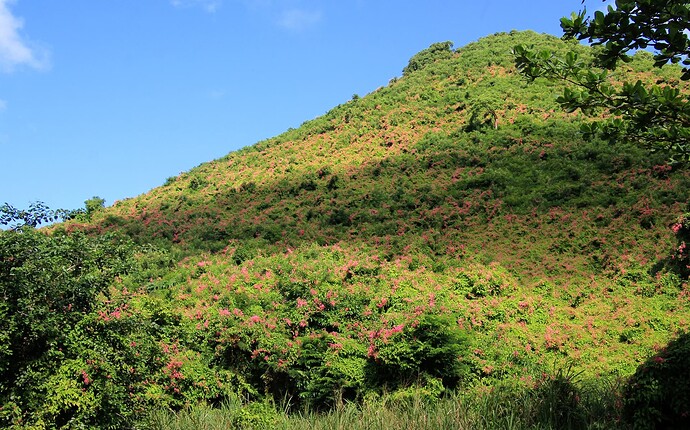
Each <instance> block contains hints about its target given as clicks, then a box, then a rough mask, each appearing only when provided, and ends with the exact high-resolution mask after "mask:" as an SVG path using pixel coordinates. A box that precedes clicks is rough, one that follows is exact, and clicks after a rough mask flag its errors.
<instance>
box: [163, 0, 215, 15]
mask: <svg viewBox="0 0 690 430" xmlns="http://www.w3.org/2000/svg"><path fill="white" fill-rule="evenodd" d="M170 3H171V4H172V5H173V6H175V7H200V8H202V9H204V10H205V11H206V12H208V13H215V12H216V11H217V10H218V9H219V8H220V7H221V5H222V4H223V0H170Z"/></svg>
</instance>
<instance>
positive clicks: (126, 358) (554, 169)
mask: <svg viewBox="0 0 690 430" xmlns="http://www.w3.org/2000/svg"><path fill="white" fill-rule="evenodd" d="M517 44H534V45H539V46H543V47H546V48H549V49H552V50H553V51H556V52H558V51H565V50H566V49H578V50H580V51H581V55H582V56H584V57H587V56H588V55H590V51H589V49H590V48H587V47H584V46H578V45H571V44H568V43H566V42H563V41H562V40H560V39H557V38H555V37H552V36H546V35H539V34H536V33H533V32H511V33H509V34H496V35H493V36H489V37H486V38H484V39H481V40H479V41H477V42H474V43H471V44H469V45H467V46H464V47H462V48H459V49H457V50H453V49H452V45H451V44H450V43H448V42H446V43H438V44H434V45H432V46H431V47H430V48H429V49H427V50H425V51H422V52H420V53H419V54H417V55H415V56H414V57H413V58H412V59H411V60H410V62H409V64H408V66H407V67H405V69H404V73H403V75H402V76H401V77H399V78H394V79H392V80H391V81H390V83H389V84H388V85H387V86H385V87H383V88H379V89H377V90H376V91H374V92H372V93H371V94H368V95H366V96H363V97H358V96H354V97H353V98H352V100H350V101H348V102H347V103H344V104H342V105H340V106H337V107H334V108H333V109H332V110H330V111H329V112H327V113H326V114H325V115H323V116H321V117H319V118H316V119H313V120H310V121H307V122H305V123H304V124H303V125H302V126H301V127H299V128H298V129H294V130H288V131H286V132H285V133H283V134H281V135H279V136H276V137H274V138H272V139H268V140H266V141H263V142H259V143H257V144H256V145H253V146H250V147H247V148H244V149H242V150H240V151H236V152H233V153H230V154H228V155H227V156H226V157H223V158H221V159H218V160H214V161H211V162H208V163H204V164H202V165H200V166H198V167H195V168H193V169H191V170H190V171H188V172H185V173H182V174H180V175H179V176H177V177H173V178H169V179H168V180H167V181H166V183H165V184H164V185H162V186H161V187H158V188H155V189H153V190H151V191H150V192H148V193H146V194H143V195H141V196H138V197H135V198H131V199H127V200H125V201H120V202H117V203H115V204H114V205H113V206H112V207H109V208H105V209H103V210H101V211H97V212H94V213H93V214H90V215H89V218H90V219H88V220H84V219H83V220H82V221H79V222H78V221H69V222H66V223H64V224H61V225H58V226H54V227H52V228H51V231H52V232H53V234H60V232H86V233H88V234H90V235H104V234H113V233H116V234H122V235H124V236H125V237H127V238H129V239H131V240H133V241H134V242H135V243H136V244H137V245H138V247H137V248H136V252H134V256H133V257H132V258H133V260H132V261H133V262H130V263H128V264H130V265H129V266H127V269H126V270H124V269H123V270H122V271H121V272H119V274H118V275H117V277H115V278H114V281H112V282H111V283H109V284H108V287H107V288H105V289H104V290H103V291H102V292H101V296H100V299H99V302H98V304H97V305H96V306H95V307H94V310H93V312H92V313H90V314H89V316H88V317H87V318H85V320H84V321H85V322H83V323H80V324H81V325H80V327H81V328H80V330H83V331H84V332H86V333H91V334H92V336H93V339H92V340H90V341H89V343H88V345H86V346H84V345H83V344H80V346H79V348H80V349H79V353H78V354H77V353H76V352H75V353H73V354H72V355H71V356H69V354H70V353H67V355H68V356H69V358H63V359H60V360H57V362H58V366H61V367H59V368H58V370H57V371H56V375H62V376H61V378H63V379H60V377H57V376H55V377H52V376H51V377H50V378H48V380H49V382H50V383H58V382H55V381H56V380H57V381H62V382H59V383H63V384H64V387H63V388H64V389H65V390H66V391H67V392H69V393H73V391H74V393H76V392H77V391H75V390H81V389H82V388H85V390H87V391H88V390H93V394H92V397H90V399H91V400H89V401H90V402H91V401H92V404H90V405H89V406H84V405H81V406H79V408H82V409H79V408H78V409H79V410H83V411H93V412H81V413H83V414H84V415H85V416H90V417H95V416H99V417H100V416H104V415H105V414H107V413H108V410H109V409H108V408H115V407H120V406H113V404H117V405H120V404H125V405H128V406H127V408H129V409H127V410H128V411H130V413H131V411H135V410H140V408H144V407H152V406H154V407H158V406H161V405H163V406H170V407H173V408H179V407H182V406H184V405H189V404H194V403H196V402H199V401H207V402H212V403H213V402H221V401H223V400H224V399H227V398H229V397H231V395H232V394H233V393H234V394H239V395H241V396H247V397H249V398H252V399H261V398H264V397H266V396H268V397H272V398H275V399H278V400H279V399H285V398H290V399H292V400H291V401H292V402H293V403H294V406H295V407H297V406H300V407H301V406H304V405H307V406H310V407H313V408H316V409H322V408H324V409H327V408H330V407H332V406H334V405H337V404H338V402H342V401H343V400H351V401H361V400H362V399H363V398H364V397H366V396H368V395H370V394H372V393H374V394H377V395H382V394H383V393H385V392H405V390H409V389H410V387H412V386H418V387H421V388H419V389H420V390H422V391H423V392H424V393H426V394H427V395H429V396H432V397H433V396H438V395H441V394H442V393H443V392H448V391H449V390H462V389H465V388H468V387H474V386H478V385H482V384H487V385H490V384H492V383H494V382H496V381H505V380H520V381H521V382H520V383H522V384H525V385H526V386H531V385H533V384H536V383H537V382H538V380H539V377H540V375H542V374H543V373H544V372H547V373H553V372H557V371H559V369H565V368H568V367H569V366H572V367H573V368H575V369H577V371H581V372H583V373H582V374H583V375H584V377H586V378H596V377H603V376H609V377H611V378H616V377H627V376H629V375H630V374H632V373H633V372H634V370H635V368H636V367H637V366H638V365H639V364H640V363H641V362H643V361H644V360H645V359H647V358H648V357H649V356H651V355H653V354H654V353H655V351H656V350H658V349H659V348H660V347H661V346H662V345H665V344H666V343H667V342H668V341H669V339H671V338H672V337H673V336H674V335H675V334H676V333H678V332H681V331H683V330H687V329H688V325H689V324H690V319H689V318H688V315H690V313H689V311H690V292H689V290H688V284H687V279H683V278H682V277H681V276H680V275H679V274H678V273H676V272H674V270H673V269H672V261H671V254H672V252H673V250H674V247H676V246H677V245H676V237H675V236H674V231H673V230H672V229H671V226H672V225H674V223H675V222H676V221H677V219H678V216H679V215H681V214H682V213H684V212H687V211H689V210H690V195H688V192H687V190H688V189H690V173H689V172H688V170H687V168H686V167H683V166H681V165H669V164H667V163H666V159H665V157H664V154H663V153H654V154H650V153H648V152H647V151H645V150H643V149H641V148H639V147H637V146H634V145H629V144H625V143H617V144H608V143H604V142H601V141H596V140H595V141H584V140H582V139H581V137H580V135H579V133H578V130H579V126H580V124H581V123H582V122H584V121H587V119H586V118H585V117H584V116H582V115H580V114H578V113H565V112H563V111H562V110H560V108H559V107H558V105H557V104H556V102H555V97H556V95H557V94H558V92H559V91H561V87H560V86H559V85H558V84H555V83H552V82H548V81H545V80H537V81H536V82H535V83H532V84H527V82H526V81H525V80H524V79H523V78H522V77H521V76H520V75H519V74H517V72H516V70H515V66H514V64H513V58H512V56H511V48H512V47H513V46H515V45H517ZM617 73H618V74H620V75H621V76H637V77H639V79H642V80H645V81H654V80H657V79H671V78H672V77H673V76H674V73H675V69H673V68H672V67H665V68H662V69H655V68H654V67H653V60H651V58H650V56H649V55H646V54H645V53H643V52H642V53H639V54H638V55H637V56H636V57H635V58H634V60H633V61H632V62H631V63H629V64H627V65H625V66H624V67H621V68H620V69H619V70H618V71H617ZM90 339H91V338H90ZM80 371H83V372H85V373H84V374H88V375H89V378H96V379H97V381H99V382H98V383H99V384H101V385H100V388H96V384H93V385H91V384H87V385H88V386H87V387H83V386H82V385H83V383H84V382H85V379H84V378H85V377H84V376H83V375H81V374H79V375H81V376H78V377H77V380H78V382H77V383H74V379H75V377H74V374H78V372H80ZM75 372H76V373H75ZM99 375H100V376H99ZM106 375H107V376H108V377H107V378H105V376H106ZM98 378H100V379H98ZM51 381H52V382H51ZM65 381H71V382H65ZM45 384H47V385H43V387H48V386H50V385H49V384H48V382H46V383H45ZM75 384H76V385H75ZM80 384H81V385H80ZM98 390H100V391H98ZM103 392H107V393H109V394H108V396H109V397H108V396H105V397H104V395H103V394H102V393H103ZM106 397H107V398H106ZM67 398H70V399H71V398H72V397H70V396H67ZM113 398H117V399H118V400H117V401H114V400H112V399H113ZM70 401H71V400H69V401H65V402H64V403H63V404H60V403H59V401H55V402H57V403H55V404H54V405H53V406H54V407H53V409H47V410H48V411H49V412H46V413H45V414H44V418H45V419H46V420H49V419H57V418H56V417H59V416H60V414H61V413H67V412H65V411H72V412H69V413H72V414H76V415H74V416H77V415H78V412H74V411H73V409H74V408H73V407H72V406H73V405H72V404H71V403H69V402H70ZM75 402H76V400H75ZM109 402H110V403H109ZM104 405H107V407H106V406H104ZM138 408H139V409H138ZM50 411H53V412H50ZM46 417H47V418H46ZM90 419H96V418H90Z"/></svg>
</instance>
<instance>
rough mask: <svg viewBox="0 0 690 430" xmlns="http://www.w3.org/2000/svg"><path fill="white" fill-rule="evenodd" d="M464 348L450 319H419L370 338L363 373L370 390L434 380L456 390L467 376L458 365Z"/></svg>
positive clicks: (462, 365) (459, 335)
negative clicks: (370, 387)
mask: <svg viewBox="0 0 690 430" xmlns="http://www.w3.org/2000/svg"><path fill="white" fill-rule="evenodd" d="M467 345H468V343H467V339H466V337H465V335H464V333H462V332H461V330H460V329H459V327H458V325H457V323H456V322H455V320H454V319H453V318H451V317H449V316H445V315H430V314H427V315H423V316H422V317H420V319H419V321H418V322H415V323H412V324H405V325H403V324H401V325H398V326H396V327H393V328H391V329H388V330H386V329H384V330H381V331H380V332H379V333H377V334H376V335H375V336H374V337H373V341H372V345H371V347H370V348H369V366H368V372H367V373H368V375H369V379H370V381H371V383H372V386H374V387H385V388H388V389H394V390H395V389H399V388H404V387H407V386H411V385H413V384H415V383H419V382H421V381H424V380H432V379H435V378H437V379H439V380H440V381H441V382H442V384H443V386H444V387H446V388H456V387H458V386H459V384H460V382H461V381H462V379H463V378H464V377H465V376H466V375H467V374H468V373H469V372H468V369H467V367H466V366H465V365H464V364H463V363H462V362H461V361H460V356H461V355H462V354H463V353H464V352H465V351H466V349H467Z"/></svg>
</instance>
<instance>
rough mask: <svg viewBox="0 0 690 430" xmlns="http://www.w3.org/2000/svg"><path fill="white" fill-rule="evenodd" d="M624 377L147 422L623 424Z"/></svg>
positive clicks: (162, 415) (486, 426)
mask: <svg viewBox="0 0 690 430" xmlns="http://www.w3.org/2000/svg"><path fill="white" fill-rule="evenodd" d="M619 391H620V390H619V383H618V382H617V381H610V380H599V381H588V382H585V383H580V384H577V385H576V384H574V382H573V380H572V379H571V378H570V376H569V375H564V374H561V373H559V374H557V375H556V376H554V377H550V378H547V379H545V380H544V381H542V383H540V384H538V386H537V387H535V388H528V387H524V386H519V385H517V384H507V383H498V384H497V385H495V386H492V387H486V386H481V387H477V388H474V389H471V390H469V391H467V392H463V393H456V394H453V395H450V396H448V397H445V398H442V399H438V400H433V401H432V400H429V399H428V398H425V397H424V396H422V395H416V394H412V395H407V396H405V397H401V396H397V395H395V394H392V395H385V396H381V397H378V398H376V399H373V400H372V399H368V400H365V401H364V402H362V403H360V404H355V403H346V404H342V405H340V406H339V407H337V408H335V409H334V410H332V411H330V412H327V413H318V412H315V411H311V410H306V411H301V412H297V413H291V414H287V413H285V412H284V411H283V410H281V408H280V407H277V406H275V405H270V404H268V403H248V404H244V405H243V404H242V403H241V402H238V401H237V400H234V401H232V402H229V403H226V404H224V405H222V406H221V407H220V408H215V409H214V408H211V407H208V406H196V407H192V408H189V409H186V410H183V411H180V412H177V413H174V412H171V411H156V412H154V413H153V414H152V415H150V416H149V417H148V419H147V421H146V424H145V426H144V428H146V429H152V430H153V429H161V430H162V429H171V430H192V429H194V430H212V429H285V430H288V429H290V430H293V429H294V430H301V429H305V430H306V429H310V430H331V429H333V430H335V429H352V430H365V429H367V430H374V429H376V430H378V429H382V430H387V429H391V430H401V429H404V430H431V429H449V430H450V429H453V430H464V429H473V430H475V429H476V430H491V429H501V430H519V429H565V430H567V429H573V430H575V429H614V428H615V429H620V428H624V426H623V424H622V423H621V422H620V421H619V419H618V417H619V407H618V404H619V401H618V399H619V397H618V393H619Z"/></svg>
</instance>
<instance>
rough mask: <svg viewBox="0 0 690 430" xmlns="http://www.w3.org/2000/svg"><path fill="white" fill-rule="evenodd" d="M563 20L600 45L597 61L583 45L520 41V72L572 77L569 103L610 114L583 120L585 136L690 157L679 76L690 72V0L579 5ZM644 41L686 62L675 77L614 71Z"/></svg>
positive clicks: (575, 34)
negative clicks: (551, 46) (538, 45)
mask: <svg viewBox="0 0 690 430" xmlns="http://www.w3.org/2000/svg"><path fill="white" fill-rule="evenodd" d="M561 27H562V28H563V31H564V37H565V38H577V39H579V40H588V41H589V42H590V43H592V44H593V45H595V46H598V47H600V49H598V50H597V51H596V54H597V55H596V56H595V59H596V61H595V62H592V61H583V59H582V58H580V56H579V55H578V53H577V52H576V51H571V52H568V53H567V54H566V55H558V54H555V53H553V52H550V51H548V50H544V49H534V48H533V47H529V46H525V45H518V46H516V47H515V55H516V63H517V66H518V68H519V69H520V70H521V72H522V73H523V74H524V75H525V76H527V77H528V78H529V79H530V80H534V79H537V78H539V77H546V78H549V79H557V80H561V81H564V82H567V83H569V84H570V86H569V87H567V88H566V89H565V90H564V92H563V94H562V95H561V96H560V97H559V99H558V101H559V103H560V104H561V106H563V107H564V108H565V109H567V110H568V111H571V112H572V111H575V110H577V109H581V110H582V111H583V112H585V113H587V114H589V115H595V116H599V115H602V114H603V116H604V119H603V120H600V121H595V122H591V123H588V124H583V126H582V131H583V132H584V134H585V135H586V136H589V137H592V136H597V135H599V136H602V137H604V138H605V139H607V140H609V141H612V142H613V141H617V140H620V139H627V140H629V141H633V142H636V143H638V144H641V145H643V146H645V147H647V148H650V149H653V150H662V151H664V152H665V153H667V154H668V156H669V157H670V159H671V160H672V161H679V162H687V161H690V107H689V106H688V96H687V94H688V92H687V86H686V85H684V84H683V83H681V82H679V81H678V78H681V79H682V80H683V81H687V80H688V79H689V78H690V68H688V65H690V59H688V54H689V53H690V40H689V39H688V31H690V5H688V3H687V2H685V1H679V0H617V1H616V2H615V5H609V6H608V9H607V11H606V12H602V11H596V12H595V13H594V15H593V16H592V17H590V16H589V15H587V11H586V9H585V10H583V11H581V12H580V13H578V14H576V13H573V15H572V17H571V18H563V19H562V20H561ZM645 48H651V49H653V50H654V51H655V55H654V65H655V66H657V67H662V66H664V65H666V64H667V63H669V62H670V63H674V64H675V63H679V62H682V63H683V65H684V67H683V68H682V69H681V68H672V69H671V70H673V71H674V72H675V75H676V77H674V78H673V79H660V80H658V79H657V80H654V79H645V77H644V76H636V77H635V78H636V80H632V79H631V80H628V77H627V76H625V75H623V76H620V75H619V76H615V75H611V74H610V73H609V71H610V70H615V69H616V68H617V66H618V63H619V62H620V61H622V62H624V63H627V62H630V61H632V58H631V57H630V56H629V55H628V53H629V52H630V51H635V50H638V49H645ZM597 66H599V67H597ZM620 79H622V82H620V81H619V80H620Z"/></svg>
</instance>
